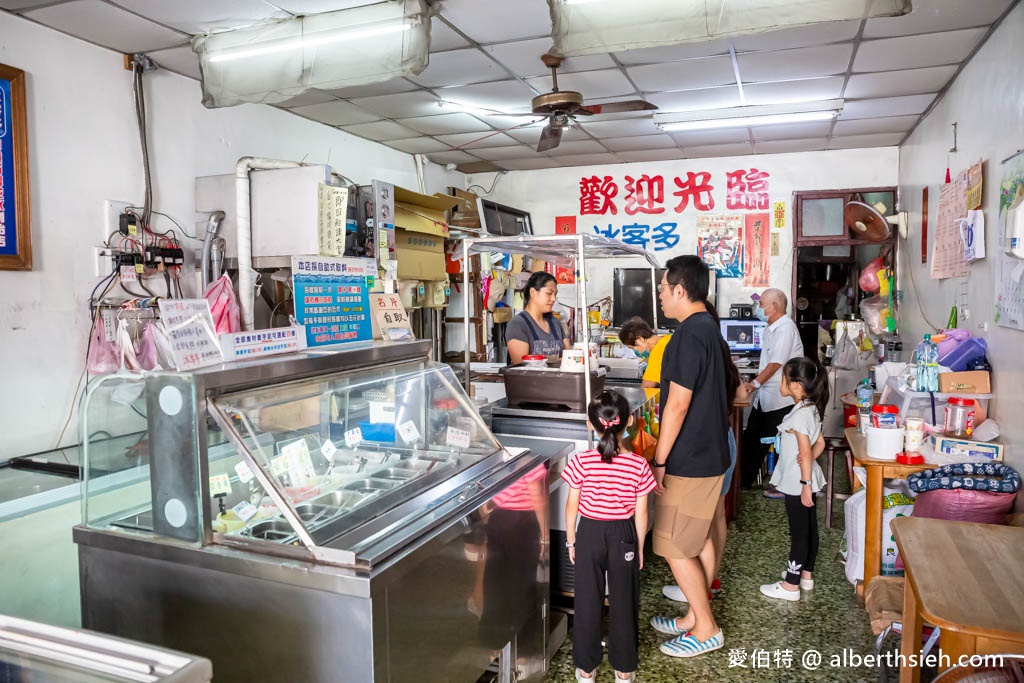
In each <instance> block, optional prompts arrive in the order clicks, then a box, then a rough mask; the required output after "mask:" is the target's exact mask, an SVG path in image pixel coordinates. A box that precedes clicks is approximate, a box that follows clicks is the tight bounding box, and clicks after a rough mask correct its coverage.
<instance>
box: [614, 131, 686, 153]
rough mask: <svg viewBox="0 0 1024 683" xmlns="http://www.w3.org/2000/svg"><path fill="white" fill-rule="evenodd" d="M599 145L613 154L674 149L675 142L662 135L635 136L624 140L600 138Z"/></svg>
mask: <svg viewBox="0 0 1024 683" xmlns="http://www.w3.org/2000/svg"><path fill="white" fill-rule="evenodd" d="M601 144H603V145H604V146H605V147H607V148H608V149H610V150H611V151H613V152H635V151H637V150H640V149H675V148H676V141H675V140H673V139H672V138H671V137H669V136H668V135H665V134H664V133H662V134H660V135H635V136H632V137H626V138H601Z"/></svg>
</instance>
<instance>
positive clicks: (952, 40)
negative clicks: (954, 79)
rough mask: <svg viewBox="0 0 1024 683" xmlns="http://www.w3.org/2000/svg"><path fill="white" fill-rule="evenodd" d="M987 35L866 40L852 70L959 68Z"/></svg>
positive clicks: (978, 30)
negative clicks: (948, 66) (946, 66)
mask: <svg viewBox="0 0 1024 683" xmlns="http://www.w3.org/2000/svg"><path fill="white" fill-rule="evenodd" d="M985 31H986V29H983V28H969V29H965V30H963V31H949V32H948V33H927V34H924V35H920V36H904V37H901V38H882V39H880V40H865V41H862V42H861V44H860V48H859V49H858V50H857V59H855V60H854V62H853V70H854V71H855V72H857V73H863V72H866V71H895V70H896V69H913V68H916V67H920V66H938V65H940V64H959V63H960V62H962V61H963V60H964V59H966V58H967V55H969V54H970V53H971V50H973V49H974V46H975V45H977V44H978V41H979V40H981V38H982V37H983V36H984V35H985Z"/></svg>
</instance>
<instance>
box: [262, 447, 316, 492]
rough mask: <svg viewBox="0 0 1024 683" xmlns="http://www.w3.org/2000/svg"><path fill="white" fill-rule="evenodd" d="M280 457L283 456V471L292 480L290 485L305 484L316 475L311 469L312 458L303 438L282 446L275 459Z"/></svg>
mask: <svg viewBox="0 0 1024 683" xmlns="http://www.w3.org/2000/svg"><path fill="white" fill-rule="evenodd" d="M280 458H284V467H285V471H286V472H287V473H288V477H289V478H290V479H291V481H292V486H305V485H306V484H307V483H309V480H311V479H313V478H314V477H315V476H316V472H315V471H314V470H313V460H312V458H310V457H309V446H307V445H306V440H305V439H299V440H298V441H293V442H292V443H290V444H288V445H287V446H283V447H282V448H281V455H280V456H279V458H276V459H280ZM271 464H273V461H271Z"/></svg>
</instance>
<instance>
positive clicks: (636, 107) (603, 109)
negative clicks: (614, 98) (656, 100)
mask: <svg viewBox="0 0 1024 683" xmlns="http://www.w3.org/2000/svg"><path fill="white" fill-rule="evenodd" d="M657 108H658V107H657V105H654V104H651V103H650V102H645V101H644V100H622V101H621V102H609V103H607V104H590V105H587V106H585V107H583V108H582V111H581V112H580V113H581V114H615V113H618V112H623V111H654V110H655V109H657Z"/></svg>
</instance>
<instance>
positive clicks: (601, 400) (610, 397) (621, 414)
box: [587, 390, 629, 462]
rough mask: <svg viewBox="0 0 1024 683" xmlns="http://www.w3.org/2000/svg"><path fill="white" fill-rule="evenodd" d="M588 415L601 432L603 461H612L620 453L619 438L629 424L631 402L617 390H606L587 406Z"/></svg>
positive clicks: (598, 448)
mask: <svg viewBox="0 0 1024 683" xmlns="http://www.w3.org/2000/svg"><path fill="white" fill-rule="evenodd" d="M587 417H588V418H590V424H591V426H592V427H593V428H594V430H595V431H598V432H599V433H600V434H601V440H600V441H599V442H598V444H597V452H598V453H600V454H601V461H602V462H611V461H612V458H614V457H615V456H616V455H618V453H619V439H620V438H621V436H622V433H623V432H625V431H626V426H627V425H628V424H629V402H628V401H627V400H626V398H625V397H624V396H623V395H622V394H620V393H618V392H617V391H611V390H605V391H602V392H601V394H600V395H599V396H598V397H597V398H595V399H594V400H593V401H591V402H590V405H589V406H587Z"/></svg>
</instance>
